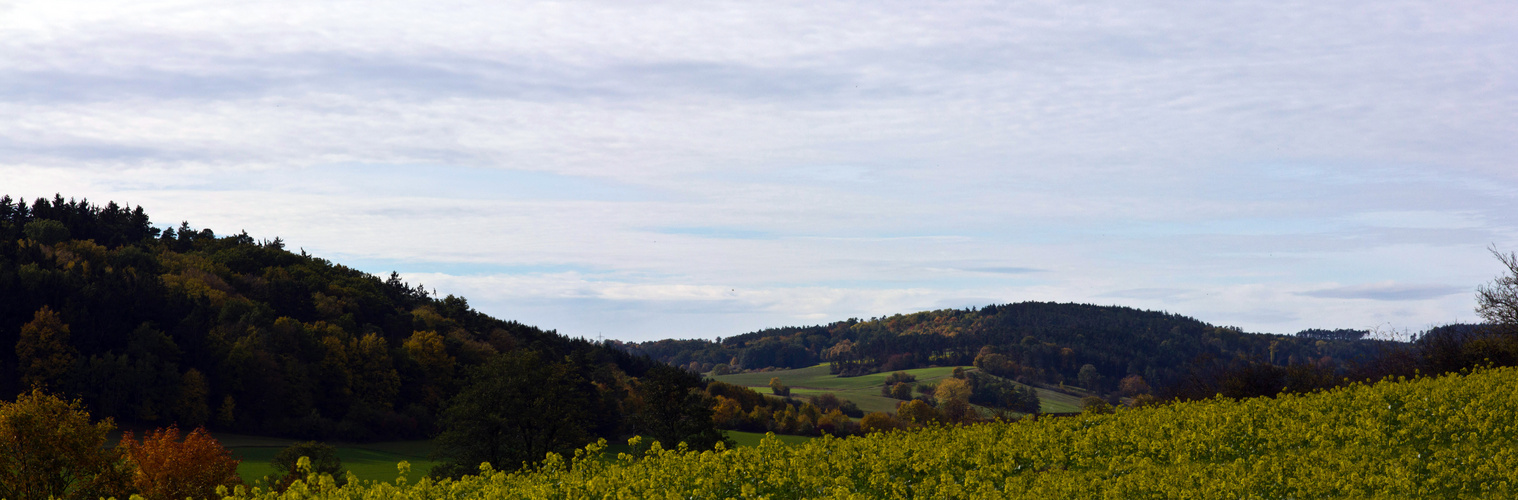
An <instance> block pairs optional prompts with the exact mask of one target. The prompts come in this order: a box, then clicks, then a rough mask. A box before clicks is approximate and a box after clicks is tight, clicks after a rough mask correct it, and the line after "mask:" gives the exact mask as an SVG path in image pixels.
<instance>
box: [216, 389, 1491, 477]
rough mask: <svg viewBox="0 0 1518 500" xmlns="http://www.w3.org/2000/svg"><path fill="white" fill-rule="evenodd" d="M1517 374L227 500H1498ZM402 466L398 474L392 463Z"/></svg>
mask: <svg viewBox="0 0 1518 500" xmlns="http://www.w3.org/2000/svg"><path fill="white" fill-rule="evenodd" d="M1515 438H1518V369H1515V368H1501V369H1488V370H1480V371H1477V372H1475V373H1471V374H1463V375H1449V376H1444V377H1439V378H1426V379H1417V380H1387V381H1383V382H1380V383H1376V384H1372V385H1353V386H1349V387H1345V388H1341V389H1335V390H1332V391H1327V392H1320V393H1315V394H1309V395H1299V396H1282V397H1280V398H1278V399H1251V400H1245V401H1229V400H1221V399H1219V400H1210V401H1200V402H1192V403H1182V404H1176V405H1170V406H1160V407H1149V408H1142V409H1132V410H1124V411H1119V412H1118V413H1116V414H1111V415H1084V416H1079V417H1069V418H1045V419H1043V420H1040V421H1037V422H1031V421H1028V422H1018V423H992V424H982V425H974V426H968V427H954V428H942V427H941V428H927V429H919V430H913V431H904V432H891V433H884V434H872V435H869V436H865V437H851V438H846V439H834V438H823V439H818V440H814V441H811V442H809V443H806V444H802V445H785V444H781V443H780V442H779V441H777V440H775V439H773V438H768V439H765V440H764V441H763V442H762V443H761V444H760V445H759V446H757V447H752V448H738V449H732V450H718V451H706V452H689V451H682V450H679V449H676V450H668V449H664V448H661V447H659V446H658V445H657V444H655V445H654V446H652V447H651V449H650V450H649V451H648V452H647V453H646V454H645V455H644V456H641V457H638V458H636V459H635V458H633V457H631V456H627V455H623V456H620V457H602V458H597V456H596V455H599V453H600V450H601V449H602V447H604V443H601V444H598V445H592V446H590V447H588V448H587V449H586V450H582V451H581V452H580V453H578V454H577V456H576V457H575V458H574V459H572V460H567V461H566V460H564V459H559V458H557V457H553V456H551V457H549V459H548V460H546V461H545V462H544V463H542V464H541V465H540V467H538V469H537V470H534V471H528V472H518V473H509V474H508V473H502V472H497V471H494V470H492V469H490V468H489V467H482V469H481V473H480V474H479V475H477V476H469V477H466V478H464V479H463V480H461V481H451V480H448V481H440V482H439V481H433V480H430V479H422V480H413V481H410V482H407V481H397V482H393V483H367V484H354V483H350V484H349V485H347V486H344V487H341V488H339V487H336V486H335V485H334V483H333V482H332V481H330V480H321V478H313V479H314V480H313V481H311V482H310V484H301V485H297V487H292V488H290V489H289V490H287V491H286V492H284V493H283V494H275V493H270V492H261V491H247V490H241V489H240V490H238V491H235V492H233V493H234V495H233V496H235V497H237V498H268V499H273V498H289V499H297V498H299V499H305V498H321V499H328V498H331V499H338V498H342V499H361V498H375V499H378V498H406V499H417V500H421V499H434V498H439V499H440V498H448V499H472V498H526V499H548V498H554V499H559V498H563V499H580V498H587V499H590V498H594V499H603V498H605V499H620V498H650V499H666V498H668V499H675V498H679V499H697V498H700V499H726V498H770V499H788V498H848V499H876V498H967V499H981V498H1039V499H1048V498H1124V499H1127V498H1329V497H1354V498H1514V497H1518V488H1515V485H1514V476H1515V473H1514V471H1518V441H1515ZM403 468H404V465H403Z"/></svg>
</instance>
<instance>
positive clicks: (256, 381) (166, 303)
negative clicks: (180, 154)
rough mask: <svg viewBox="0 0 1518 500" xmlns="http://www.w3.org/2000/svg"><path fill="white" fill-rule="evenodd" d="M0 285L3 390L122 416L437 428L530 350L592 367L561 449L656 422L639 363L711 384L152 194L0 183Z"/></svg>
mask: <svg viewBox="0 0 1518 500" xmlns="http://www.w3.org/2000/svg"><path fill="white" fill-rule="evenodd" d="M0 297H4V300H0V392H4V393H6V394H17V393H20V392H22V391H24V390H27V389H29V388H30V387H32V386H41V387H45V388H46V389H47V390H49V391H54V392H59V393H63V394H67V395H70V396H72V397H78V398H81V399H82V400H83V402H84V404H85V405H86V406H87V407H88V409H89V411H90V413H91V414H92V415H94V416H95V417H97V418H103V417H113V418H115V419H116V420H118V421H122V422H126V423H137V424H142V425H166V424H168V423H178V424H180V425H182V426H186V427H193V426H198V425H210V426H212V427H214V428H219V429H224V430H233V431H239V432H247V433H262V434H275V435H285V436H292V437H302V438H317V439H323V438H341V439H347V440H366V439H400V438H419V437H429V436H432V435H434V434H435V433H436V432H438V431H439V430H441V429H440V428H439V422H440V420H439V419H440V417H441V416H442V415H443V411H444V410H445V408H447V407H448V406H449V405H450V403H451V402H452V403H457V401H455V397H456V396H457V395H458V394H459V393H460V391H461V390H462V389H464V388H465V386H466V385H467V384H468V383H469V381H470V380H471V374H473V373H474V372H476V371H478V367H480V366H483V365H485V364H487V363H488V362H489V361H490V360H492V359H496V358H498V357H501V356H503V355H506V354H508V353H519V352H531V353H534V354H533V356H537V357H533V358H532V359H541V362H540V363H539V365H541V366H545V367H548V368H552V369H554V370H559V371H566V372H572V373H574V374H576V376H577V377H581V378H583V380H582V382H581V383H579V384H578V385H575V386H574V390H575V391H578V392H577V393H576V394H577V395H576V396H575V397H576V398H578V399H576V401H581V402H582V403H583V405H584V406H585V408H580V409H578V410H579V411H576V412H573V414H574V415H578V416H579V418H581V419H582V420H584V421H583V422H577V424H578V425H580V426H581V427H583V429H579V431H583V432H580V433H578V434H573V433H572V435H574V436H575V437H576V442H572V443H559V444H557V446H560V447H561V448H562V447H563V446H570V447H573V446H579V445H582V444H584V443H583V442H579V441H583V440H585V439H590V438H592V437H594V436H598V435H599V436H607V437H614V436H616V435H620V434H621V433H626V432H637V431H642V430H646V429H644V428H643V427H648V426H652V425H655V424H658V422H655V421H653V420H651V417H648V416H644V415H641V414H640V412H643V411H645V409H644V408H643V407H644V405H643V404H642V402H641V401H642V399H643V398H644V397H652V395H653V394H652V393H649V392H648V391H647V390H645V388H644V387H643V386H644V384H641V383H640V382H639V378H640V377H645V376H647V375H648V374H649V373H650V372H651V371H661V370H662V371H669V372H672V373H670V374H666V375H660V376H659V377H656V378H657V379H658V380H659V381H660V382H659V384H660V386H659V387H660V390H665V391H667V390H669V389H668V387H672V386H674V387H684V388H687V389H691V388H703V387H704V383H703V381H702V380H701V378H700V377H699V376H697V375H695V374H690V373H687V372H684V371H681V370H674V369H672V368H669V367H668V366H667V365H664V364H661V363H658V362H655V361H652V360H650V359H648V358H645V357H639V356H635V355H631V354H628V353H627V352H625V351H623V350H620V349H609V348H606V347H604V346H603V345H601V344H598V343H595V342H590V341H587V340H585V339H572V338H567V337H564V336H561V335H558V334H557V333H555V332H553V331H544V330H541V329H539V328H536V327H532V326H528V325H523V324H521V323H517V322H514V321H505V320H500V319H496V318H493V317H490V316H487V315H485V314H482V313H480V312H479V311H476V310H475V309H473V308H471V307H470V306H469V303H468V302H467V301H466V300H465V299H464V298H462V297H455V296H451V295H450V296H446V297H436V296H433V295H432V294H429V293H428V292H427V291H426V290H425V289H424V288H423V287H422V286H421V285H415V286H412V285H410V284H408V283H405V282H403V281H402V280H401V279H400V278H399V276H398V275H396V274H395V273H391V275H390V276H389V277H388V278H380V277H378V276H374V275H371V274H368V273H365V272H361V271H358V270H354V269H351V268H348V267H344V266H342V265H339V264H334V263H332V262H328V261H327V260H324V259H321V258H317V257H314V256H311V255H307V254H306V253H305V252H304V251H301V252H300V253H293V252H291V251H289V250H287V249H285V247H284V243H283V242H282V241H281V240H280V239H279V238H274V239H272V240H255V239H254V238H253V237H251V236H249V235H247V234H246V233H239V234H234V235H230V236H222V235H218V234H216V233H214V232H213V231H212V230H211V229H208V228H202V229H194V228H192V227H191V226H190V225H189V224H188V223H187V222H186V223H182V224H180V225H179V226H178V227H177V228H169V229H159V228H158V227H155V226H154V225H153V224H152V223H151V220H150V219H149V217H148V215H147V213H146V212H145V211H144V210H143V208H142V207H123V206H119V205H117V204H116V203H114V202H112V203H107V204H106V205H105V206H103V207H102V206H97V205H93V204H91V203H89V202H88V201H87V200H79V201H75V200H65V199H63V197H62V196H56V197H54V198H53V199H51V200H48V199H41V198H39V199H37V200H36V201H35V202H33V203H31V204H27V203H25V202H24V201H18V200H13V199H11V198H10V197H9V196H5V197H0ZM12 347H14V349H12ZM513 359H515V358H513ZM545 373H546V371H545ZM523 376H524V377H527V379H526V380H524V381H523V383H533V380H532V379H531V378H532V377H542V376H546V375H542V374H538V373H532V374H524V375H523ZM476 378H477V377H476ZM661 411H663V409H661ZM708 412H709V410H708ZM682 417H683V416H682ZM567 435H568V434H567ZM681 437H683V436H681Z"/></svg>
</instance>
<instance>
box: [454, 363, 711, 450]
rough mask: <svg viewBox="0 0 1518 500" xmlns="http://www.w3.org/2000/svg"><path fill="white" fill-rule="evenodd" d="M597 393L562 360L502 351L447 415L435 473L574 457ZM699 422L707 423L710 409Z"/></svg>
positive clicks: (588, 436)
mask: <svg viewBox="0 0 1518 500" xmlns="http://www.w3.org/2000/svg"><path fill="white" fill-rule="evenodd" d="M671 370H674V369H673V368H671ZM677 371H678V370H677ZM595 395H596V393H595V388H594V387H593V386H591V385H590V383H589V382H586V381H585V379H583V378H581V377H580V375H579V373H577V372H576V371H575V370H574V368H573V367H572V366H570V365H569V364H567V363H562V362H561V363H555V362H552V361H548V360H545V359H544V358H543V356H542V355H541V354H539V353H537V352H535V351H529V350H517V351H514V352H509V353H504V354H501V355H499V356H497V357H495V358H494V359H491V360H490V361H489V362H487V363H486V364H484V365H483V366H480V367H479V368H478V369H476V370H475V372H474V373H473V374H472V375H471V377H470V381H469V384H468V385H467V386H466V387H465V388H464V389H463V390H462V391H460V392H459V394H458V395H457V396H454V398H453V399H452V401H451V402H450V404H449V406H448V408H447V409H446V410H444V412H443V421H442V422H441V426H442V428H443V432H442V434H441V435H439V436H438V438H437V441H436V442H437V446H438V448H439V454H440V455H442V457H443V458H444V459H445V460H446V462H445V463H444V464H441V465H439V466H437V467H436V468H434V471H433V473H434V474H437V475H443V476H460V475H463V474H470V473H474V472H476V471H477V470H478V467H479V466H480V464H481V463H489V464H490V465H491V466H492V467H495V468H497V469H500V470H515V469H518V468H520V467H522V466H523V464H524V463H537V462H538V461H541V460H543V459H544V458H545V457H546V456H547V454H548V453H560V454H567V453H571V452H573V451H574V449H575V448H578V447H580V446H582V445H584V444H585V443H588V442H589V441H590V439H591V434H590V426H591V423H592V422H591V412H592V411H593V408H592V406H593V404H594V402H595V401H597V399H596V397H595ZM650 404H651V405H652V404H656V403H654V402H652V401H651V402H650ZM701 418H703V419H704V420H706V422H705V424H706V425H707V426H708V427H710V426H711V425H712V424H711V413H710V410H709V409H708V411H707V413H706V414H704V415H702V416H701Z"/></svg>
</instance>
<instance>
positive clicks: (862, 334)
mask: <svg viewBox="0 0 1518 500" xmlns="http://www.w3.org/2000/svg"><path fill="white" fill-rule="evenodd" d="M1354 333H1355V332H1351V331H1342V330H1341V331H1336V332H1323V331H1317V330H1314V331H1310V332H1306V333H1304V334H1303V335H1297V336H1287V335H1269V334H1252V333H1245V332H1243V331H1241V330H1239V329H1237V328H1231V327H1217V326H1213V325H1209V324H1207V323H1203V322H1201V321H1198V320H1196V319H1193V318H1188V317H1185V316H1180V315H1176V314H1168V313H1163V312H1155V311H1142V310H1138V309H1132V308H1127V307H1115V306H1096V305H1089V304H1056V303H1044V302H1023V303H1017V304H1001V305H990V306H986V307H984V308H980V309H974V308H972V309H944V310H937V311H926V312H919V313H913V314H898V315H894V316H889V317H881V318H872V319H868V320H859V319H850V320H847V321H840V322H835V323H831V324H828V325H822V326H812V327H794V328H776V329H769V330H763V331H758V332H753V333H748V334H743V335H737V336H733V337H728V338H725V339H719V342H710V341H704V340H661V341H654V342H643V343H627V344H619V345H620V346H621V347H622V348H624V349H626V350H628V352H632V353H636V354H647V355H649V356H651V357H653V358H655V359H658V360H660V361H664V362H667V363H672V364H675V365H681V366H689V367H691V368H693V369H697V370H702V371H704V370H710V369H714V368H717V369H719V371H721V370H739V369H750V370H753V369H763V368H767V367H776V368H801V367H805V366H810V365H812V364H815V363H817V362H819V361H826V362H828V363H829V364H830V366H831V369H832V373H835V374H840V375H845V376H851V375H862V374H867V373H876V372H880V371H895V370H901V369H908V368H917V367H927V366H934V365H937V366H950V365H971V364H974V365H975V366H978V367H980V368H982V369H985V370H987V371H988V372H991V373H994V374H997V375H1002V376H1006V377H1009V378H1014V379H1017V380H1018V381H1020V382H1024V383H1029V384H1059V383H1062V382H1063V383H1067V384H1071V385H1082V386H1084V385H1093V386H1094V387H1091V388H1090V389H1093V390H1097V391H1102V392H1105V391H1110V390H1115V389H1117V386H1118V382H1119V381H1120V380H1121V379H1123V378H1124V377H1127V376H1129V375H1139V376H1142V377H1143V378H1144V379H1145V380H1147V381H1148V383H1149V384H1151V385H1157V386H1168V385H1172V384H1177V383H1179V382H1181V381H1182V380H1183V379H1184V378H1185V377H1186V376H1187V375H1188V373H1190V372H1192V371H1193V370H1195V369H1197V367H1199V366H1210V365H1212V364H1216V363H1226V362H1228V361H1230V360H1233V359H1238V358H1244V359H1254V360H1261V361H1264V362H1268V363H1273V364H1278V365H1285V364H1291V363H1313V364H1317V365H1322V366H1341V365H1343V364H1345V363H1347V362H1350V361H1354V360H1358V359H1367V358H1370V357H1373V356H1374V355H1376V354H1377V352H1378V351H1379V350H1380V349H1381V347H1382V346H1383V344H1384V343H1382V342H1377V341H1369V340H1359V336H1358V335H1355V334H1354ZM1360 333H1362V334H1363V332H1360ZM718 365H727V366H725V367H718ZM1087 365H1090V366H1091V367H1092V369H1093V370H1094V375H1096V376H1095V377H1092V376H1091V374H1088V375H1087V377H1086V378H1085V380H1082V376H1081V372H1082V369H1083V368H1085V367H1086V366H1087ZM1088 371H1089V370H1088Z"/></svg>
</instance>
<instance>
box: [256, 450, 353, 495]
mask: <svg viewBox="0 0 1518 500" xmlns="http://www.w3.org/2000/svg"><path fill="white" fill-rule="evenodd" d="M300 457H306V458H309V459H311V472H313V473H316V474H330V475H331V476H332V478H333V479H335V480H337V481H338V482H339V483H341V482H343V481H345V480H346V479H347V474H346V473H345V472H343V460H342V459H341V458H338V456H337V448H336V447H334V446H332V445H330V444H327V443H320V442H316V441H306V442H304V443H295V444H292V445H290V446H289V447H287V448H285V449H283V450H279V453H278V454H276V455H274V459H273V460H270V461H269V467H271V468H273V469H274V475H275V477H276V478H277V480H278V481H279V484H281V485H288V484H290V483H291V482H292V481H294V480H296V479H301V480H304V479H305V477H304V475H303V474H301V472H300V471H299V470H297V469H296V467H295V464H296V463H298V462H300Z"/></svg>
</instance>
